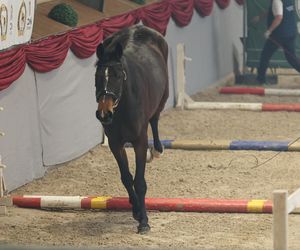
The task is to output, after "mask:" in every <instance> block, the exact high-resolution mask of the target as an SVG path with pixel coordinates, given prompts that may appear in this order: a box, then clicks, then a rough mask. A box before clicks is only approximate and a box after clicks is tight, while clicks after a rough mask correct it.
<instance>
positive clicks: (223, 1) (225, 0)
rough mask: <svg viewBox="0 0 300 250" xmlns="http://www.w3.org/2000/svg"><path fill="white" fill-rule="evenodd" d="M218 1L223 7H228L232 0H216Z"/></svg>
mask: <svg viewBox="0 0 300 250" xmlns="http://www.w3.org/2000/svg"><path fill="white" fill-rule="evenodd" d="M216 2H217V4H218V6H219V7H220V8H221V9H225V8H227V7H228V5H229V4H230V0H216Z"/></svg>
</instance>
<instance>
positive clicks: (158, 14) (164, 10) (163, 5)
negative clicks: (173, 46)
mask: <svg viewBox="0 0 300 250" xmlns="http://www.w3.org/2000/svg"><path fill="white" fill-rule="evenodd" d="M169 6H170V5H169V2H168V1H163V2H159V3H155V4H151V5H149V6H147V7H144V8H140V9H137V10H136V12H135V13H136V15H137V17H138V19H139V20H141V21H142V22H143V24H144V25H145V26H148V27H150V28H152V29H155V30H157V31H158V32H160V33H161V34H163V35H165V34H166V30H167V26H168V23H169V19H170V17H171V10H170V8H169Z"/></svg>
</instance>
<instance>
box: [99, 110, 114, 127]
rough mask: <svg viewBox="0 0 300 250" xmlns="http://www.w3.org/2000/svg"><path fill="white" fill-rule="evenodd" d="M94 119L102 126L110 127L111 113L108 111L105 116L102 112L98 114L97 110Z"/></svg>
mask: <svg viewBox="0 0 300 250" xmlns="http://www.w3.org/2000/svg"><path fill="white" fill-rule="evenodd" d="M96 117H97V119H98V120H99V121H100V122H101V123H102V124H103V125H110V124H111V123H112V121H113V112H111V111H108V112H107V113H105V114H104V113H103V112H102V114H100V112H99V110H97V111H96Z"/></svg>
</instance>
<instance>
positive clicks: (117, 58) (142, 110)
mask: <svg viewBox="0 0 300 250" xmlns="http://www.w3.org/2000/svg"><path fill="white" fill-rule="evenodd" d="M97 57H98V59H99V61H98V62H97V69H96V99H97V103H98V109H97V111H96V117H97V118H98V120H99V121H100V122H101V123H102V125H103V127H104V131H105V134H106V136H107V138H108V143H109V147H110V149H111V151H112V153H113V155H114V157H115V159H116V161H117V163H118V166H119V169H120V173H121V180H122V183H123V184H124V186H125V188H126V190H127V192H128V195H129V202H130V203H131V204H132V213H133V217H134V219H136V220H137V221H138V222H139V225H138V233H146V232H148V231H149V230H150V226H149V224H148V217H147V213H146V207H145V195H146V191H147V184H146V181H145V165H146V155H147V149H148V135H147V130H148V124H149V123H150V125H151V129H152V134H153V141H154V149H155V150H156V151H157V152H159V153H162V152H163V147H162V145H161V143H160V140H159V135H158V120H159V116H160V112H161V111H162V110H163V108H164V105H165V103H166V100H167V98H168V95H169V90H168V67H167V59H168V45H167V43H166V41H165V40H164V38H163V37H162V36H161V35H160V34H159V33H157V32H156V31H154V30H152V29H149V28H146V27H144V26H142V25H136V26H132V27H130V28H125V29H123V30H121V31H119V32H117V33H115V34H113V35H112V36H110V37H108V38H106V39H105V40H104V41H103V43H101V44H100V45H99V46H98V48H97ZM128 142H130V143H131V144H132V145H133V148H134V152H135V164H136V170H135V176H134V178H133V176H132V175H131V173H130V171H129V167H128V159H127V155H126V151H125V148H124V145H125V143H128Z"/></svg>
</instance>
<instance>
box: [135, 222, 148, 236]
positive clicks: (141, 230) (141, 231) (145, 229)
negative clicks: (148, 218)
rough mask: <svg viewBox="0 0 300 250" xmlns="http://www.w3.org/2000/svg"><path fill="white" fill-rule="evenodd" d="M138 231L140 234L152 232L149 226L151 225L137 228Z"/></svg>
mask: <svg viewBox="0 0 300 250" xmlns="http://www.w3.org/2000/svg"><path fill="white" fill-rule="evenodd" d="M137 229H138V232H137V233H138V234H146V233H148V232H149V231H150V226H149V224H143V225H141V224H140V225H139V226H138V227H137Z"/></svg>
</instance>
